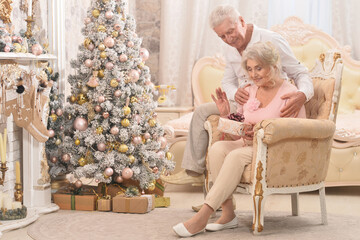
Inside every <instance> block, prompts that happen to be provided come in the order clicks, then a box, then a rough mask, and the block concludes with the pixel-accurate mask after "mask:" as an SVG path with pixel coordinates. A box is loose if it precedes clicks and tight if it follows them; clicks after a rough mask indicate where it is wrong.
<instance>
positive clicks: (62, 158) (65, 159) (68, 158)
mask: <svg viewBox="0 0 360 240" xmlns="http://www.w3.org/2000/svg"><path fill="white" fill-rule="evenodd" d="M70 158H71V157H70V154H68V153H65V154H64V155H62V157H61V160H63V162H68V161H70Z"/></svg>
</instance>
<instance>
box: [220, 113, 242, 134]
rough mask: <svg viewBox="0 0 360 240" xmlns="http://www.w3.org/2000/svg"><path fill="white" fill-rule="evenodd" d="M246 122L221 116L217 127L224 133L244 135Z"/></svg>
mask: <svg viewBox="0 0 360 240" xmlns="http://www.w3.org/2000/svg"><path fill="white" fill-rule="evenodd" d="M245 126H246V124H244V123H243V122H241V121H237V120H235V119H228V118H222V117H221V118H219V123H218V127H217V129H218V130H219V131H221V132H223V133H229V134H232V135H237V136H243V135H244V132H243V131H244V127H245Z"/></svg>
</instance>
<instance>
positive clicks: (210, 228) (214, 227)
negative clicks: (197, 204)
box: [205, 216, 238, 232]
mask: <svg viewBox="0 0 360 240" xmlns="http://www.w3.org/2000/svg"><path fill="white" fill-rule="evenodd" d="M237 226H238V219H237V217H236V216H235V217H234V219H233V220H231V221H230V222H228V223H225V224H220V223H209V224H207V225H206V227H205V229H206V231H210V232H217V231H220V230H224V229H230V228H236V227H237Z"/></svg>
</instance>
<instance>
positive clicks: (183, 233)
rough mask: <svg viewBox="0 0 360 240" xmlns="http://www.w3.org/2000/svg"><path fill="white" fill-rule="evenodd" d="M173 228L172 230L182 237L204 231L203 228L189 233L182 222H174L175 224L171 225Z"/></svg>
mask: <svg viewBox="0 0 360 240" xmlns="http://www.w3.org/2000/svg"><path fill="white" fill-rule="evenodd" d="M173 229H174V232H175V233H176V234H177V235H179V237H183V238H186V237H192V236H195V235H196V234H199V233H203V232H205V228H204V229H202V230H200V231H198V232H196V233H190V232H189V231H188V230H187V229H186V227H185V226H184V224H183V223H179V224H176V225H175V226H173Z"/></svg>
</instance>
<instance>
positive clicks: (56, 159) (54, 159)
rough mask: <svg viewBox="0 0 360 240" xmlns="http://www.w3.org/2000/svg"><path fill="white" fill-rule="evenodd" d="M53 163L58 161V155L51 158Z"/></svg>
mask: <svg viewBox="0 0 360 240" xmlns="http://www.w3.org/2000/svg"><path fill="white" fill-rule="evenodd" d="M50 161H51V162H52V163H56V162H57V161H58V158H57V157H51V160H50Z"/></svg>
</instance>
